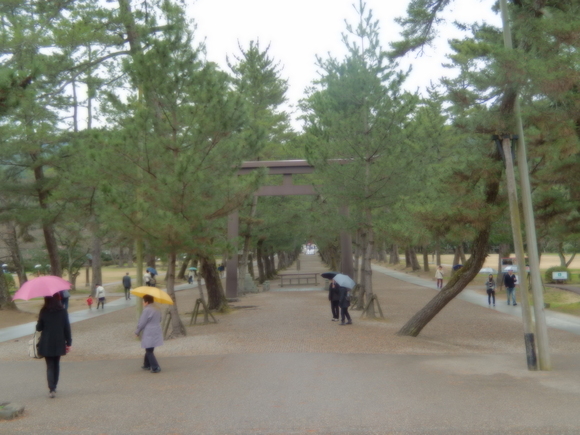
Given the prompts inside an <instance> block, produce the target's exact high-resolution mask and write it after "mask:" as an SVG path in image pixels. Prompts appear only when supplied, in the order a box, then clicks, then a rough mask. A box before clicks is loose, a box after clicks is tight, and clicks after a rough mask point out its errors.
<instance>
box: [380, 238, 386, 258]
mask: <svg viewBox="0 0 580 435" xmlns="http://www.w3.org/2000/svg"><path fill="white" fill-rule="evenodd" d="M379 261H380V262H381V263H386V261H387V251H386V249H385V242H382V243H381V249H379Z"/></svg>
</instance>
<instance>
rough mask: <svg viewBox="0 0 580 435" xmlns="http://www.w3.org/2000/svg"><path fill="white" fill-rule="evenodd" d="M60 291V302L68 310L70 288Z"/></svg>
mask: <svg viewBox="0 0 580 435" xmlns="http://www.w3.org/2000/svg"><path fill="white" fill-rule="evenodd" d="M59 293H60V302H61V304H62V306H63V308H64V309H65V310H67V311H68V300H69V298H70V292H69V291H68V290H63V291H61V292H59Z"/></svg>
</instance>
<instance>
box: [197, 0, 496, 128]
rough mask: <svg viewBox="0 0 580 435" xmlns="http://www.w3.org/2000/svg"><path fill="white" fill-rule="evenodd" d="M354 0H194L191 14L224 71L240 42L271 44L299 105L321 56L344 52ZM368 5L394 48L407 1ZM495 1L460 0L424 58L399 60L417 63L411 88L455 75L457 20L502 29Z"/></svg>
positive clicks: (353, 17)
mask: <svg viewBox="0 0 580 435" xmlns="http://www.w3.org/2000/svg"><path fill="white" fill-rule="evenodd" d="M353 2H356V3H357V4H358V0H195V1H193V2H192V4H191V5H189V6H188V13H189V15H190V16H191V17H192V18H193V19H194V20H195V22H196V24H197V31H196V38H197V40H198V41H201V40H202V39H204V38H205V42H206V47H207V58H208V60H211V61H214V62H216V63H218V64H219V65H220V66H221V67H222V68H223V69H226V70H227V69H228V67H227V63H226V56H229V57H230V59H233V55H237V54H239V53H240V51H239V49H238V43H239V44H240V45H241V46H242V47H244V48H247V47H248V45H249V42H250V41H251V40H258V39H259V41H260V46H261V47H262V48H265V47H266V46H268V44H270V51H269V54H270V57H271V58H273V59H274V60H275V61H277V62H279V63H280V66H281V67H282V68H283V70H282V76H283V78H285V79H287V80H288V82H289V91H288V94H287V97H288V100H289V104H290V105H291V107H295V106H296V104H297V102H298V100H299V99H301V98H303V97H304V90H305V88H306V87H307V86H309V85H310V84H311V83H312V81H313V80H314V79H316V77H317V69H316V65H315V57H316V55H319V56H321V57H323V58H325V57H327V53H330V54H331V55H332V56H334V57H337V58H339V59H340V58H342V57H343V56H344V53H345V50H344V45H343V44H342V41H341V33H342V32H344V31H345V30H346V28H345V24H344V21H345V19H346V20H347V21H348V22H349V23H351V24H353V25H354V24H356V19H357V16H356V12H355V10H354V8H353V6H352V5H353ZM366 4H367V8H370V9H372V11H373V16H374V18H375V19H377V20H378V21H379V25H380V33H381V45H382V46H383V48H384V49H389V48H390V47H389V43H390V42H392V41H395V40H399V39H400V37H399V32H400V27H399V26H398V25H397V24H396V23H395V22H394V18H396V17H401V16H404V15H405V12H406V9H407V5H408V1H407V0H367V1H366ZM493 4H494V0H469V1H465V0H455V1H454V2H453V3H452V4H451V6H449V7H448V10H447V11H446V13H445V15H444V16H443V17H444V18H445V19H446V23H443V24H441V25H439V27H438V29H439V35H440V37H439V38H438V40H436V42H435V44H434V45H433V47H431V48H428V49H427V50H425V53H424V54H423V56H422V57H419V58H418V57H417V56H416V54H411V55H410V56H407V57H406V58H404V59H401V60H400V61H399V64H400V65H401V67H402V68H404V69H406V68H407V67H408V66H409V65H412V66H413V71H412V73H411V76H410V77H409V79H408V81H407V89H409V90H410V91H414V90H416V89H419V90H420V91H423V90H424V89H425V88H426V87H427V86H429V84H430V82H437V80H438V79H439V78H440V77H442V76H451V75H453V73H452V71H450V70H449V69H447V68H443V67H442V66H441V63H443V62H446V58H445V54H447V53H449V49H448V44H447V42H446V41H447V40H448V39H450V38H458V37H461V32H459V31H458V30H457V29H456V28H455V27H454V26H453V24H452V23H453V21H454V20H456V21H459V22H462V23H473V22H482V21H486V22H489V23H491V24H494V25H496V26H498V27H500V26H501V18H500V16H499V15H496V14H494V13H493V12H492V11H491V7H492V5H493ZM291 110H292V109H291ZM297 115H298V113H294V117H296V116H297ZM294 126H295V128H300V123H298V122H294Z"/></svg>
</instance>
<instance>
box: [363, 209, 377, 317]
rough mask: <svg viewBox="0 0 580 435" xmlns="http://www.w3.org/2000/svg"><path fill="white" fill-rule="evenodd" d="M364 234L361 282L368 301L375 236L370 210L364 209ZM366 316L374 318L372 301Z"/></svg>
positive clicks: (371, 281)
mask: <svg viewBox="0 0 580 435" xmlns="http://www.w3.org/2000/svg"><path fill="white" fill-rule="evenodd" d="M365 214H366V222H365V224H366V227H365V231H366V235H365V237H364V239H365V240H366V246H365V247H364V251H363V265H364V267H363V276H362V279H363V282H364V288H365V295H366V297H367V301H369V300H370V299H371V298H372V296H373V270H372V268H371V264H372V253H373V250H374V247H375V238H374V231H373V226H372V224H373V222H372V214H371V210H370V209H368V210H366V213H365ZM366 314H367V317H368V318H369V319H374V318H375V304H374V303H372V304H370V305H369V306H368V309H367V311H366Z"/></svg>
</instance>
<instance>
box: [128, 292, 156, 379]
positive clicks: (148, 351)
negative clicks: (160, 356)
mask: <svg viewBox="0 0 580 435" xmlns="http://www.w3.org/2000/svg"><path fill="white" fill-rule="evenodd" d="M153 302H154V299H153V296H151V295H145V296H143V312H142V313H141V317H140V318H139V324H138V325H137V329H136V330H135V335H136V336H137V337H138V336H139V334H140V333H141V332H143V335H142V336H141V347H142V348H143V349H145V358H144V362H143V366H142V367H141V368H142V369H143V370H151V373H159V372H160V371H161V367H159V363H158V362H157V358H155V355H154V354H153V351H154V350H155V348H156V347H158V346H161V345H162V344H163V332H162V331H161V312H160V311H159V310H158V309H157V308H156V307H155V306H154V305H153Z"/></svg>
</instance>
